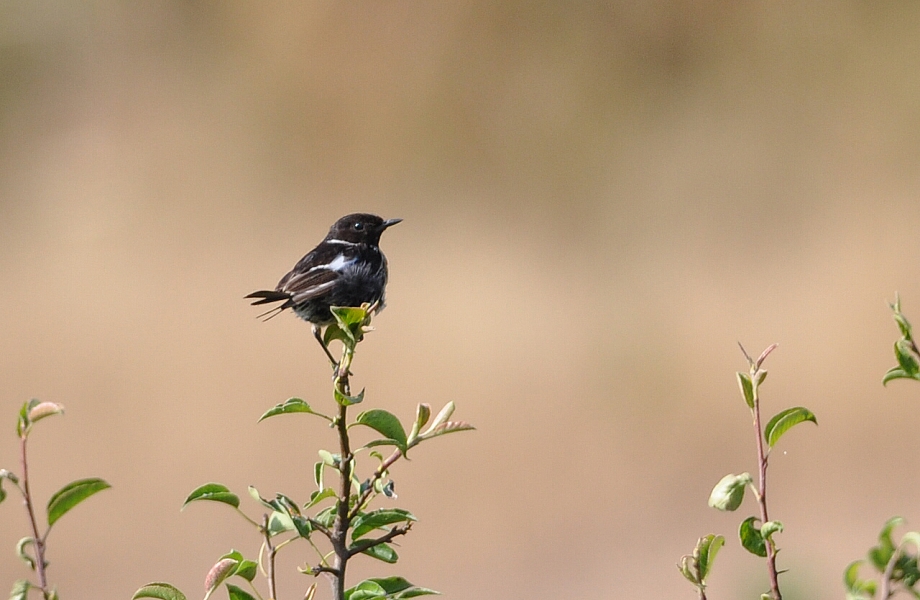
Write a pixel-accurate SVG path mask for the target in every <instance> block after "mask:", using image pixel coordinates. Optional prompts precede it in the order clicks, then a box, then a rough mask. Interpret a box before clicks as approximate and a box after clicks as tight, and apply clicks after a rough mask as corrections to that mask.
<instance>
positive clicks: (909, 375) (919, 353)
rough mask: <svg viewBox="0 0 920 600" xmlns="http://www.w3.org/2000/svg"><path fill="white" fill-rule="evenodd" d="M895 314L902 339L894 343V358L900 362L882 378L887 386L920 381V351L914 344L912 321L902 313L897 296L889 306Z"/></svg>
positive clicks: (899, 299)
mask: <svg viewBox="0 0 920 600" xmlns="http://www.w3.org/2000/svg"><path fill="white" fill-rule="evenodd" d="M889 306H890V307H891V311H892V312H893V313H894V321H895V323H897V324H898V330H899V331H900V332H901V338H900V339H899V340H898V341H896V342H895V343H894V356H895V358H896V359H897V361H898V365H897V366H896V367H892V368H890V369H888V372H887V373H885V376H884V377H882V383H883V384H885V385H887V384H888V382H889V381H893V380H895V379H915V380H918V381H920V349H918V348H917V344H916V342H914V335H913V329H912V328H911V325H910V321H908V320H907V317H905V316H904V313H902V312H901V298H900V297H899V296H898V295H897V294H895V300H894V302H893V303H892V304H889Z"/></svg>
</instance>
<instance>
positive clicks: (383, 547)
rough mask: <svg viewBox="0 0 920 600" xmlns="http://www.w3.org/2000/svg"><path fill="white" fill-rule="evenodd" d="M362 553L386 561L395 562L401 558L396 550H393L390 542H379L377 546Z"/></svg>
mask: <svg viewBox="0 0 920 600" xmlns="http://www.w3.org/2000/svg"><path fill="white" fill-rule="evenodd" d="M361 554H367V555H368V556H370V557H372V558H376V559H377V560H382V561H383V562H385V563H389V564H391V565H392V564H393V563H395V562H396V561H397V560H399V555H398V554H396V550H393V547H392V546H390V545H389V544H377V545H376V546H371V547H370V548H368V549H367V550H364V551H363V552H362V553H361Z"/></svg>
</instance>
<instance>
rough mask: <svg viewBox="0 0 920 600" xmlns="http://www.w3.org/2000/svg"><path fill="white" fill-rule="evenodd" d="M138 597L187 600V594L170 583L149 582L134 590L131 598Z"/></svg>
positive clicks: (134, 599) (135, 598)
mask: <svg viewBox="0 0 920 600" xmlns="http://www.w3.org/2000/svg"><path fill="white" fill-rule="evenodd" d="M138 598H157V599H158V600H186V598H185V594H183V593H182V592H180V591H179V590H178V588H176V587H174V586H172V585H170V584H168V583H159V582H156V583H148V584H147V585H145V586H144V587H142V588H141V589H139V590H137V591H136V592H134V595H133V596H131V600H137V599H138Z"/></svg>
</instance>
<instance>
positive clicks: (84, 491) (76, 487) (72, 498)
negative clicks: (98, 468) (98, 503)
mask: <svg viewBox="0 0 920 600" xmlns="http://www.w3.org/2000/svg"><path fill="white" fill-rule="evenodd" d="M110 487H112V486H110V485H109V484H108V483H106V482H105V481H104V480H102V479H99V478H98V477H92V478H90V479H80V480H77V481H73V482H71V483H68V484H67V485H65V486H64V487H62V488H61V489H60V490H58V491H57V493H56V494H54V495H53V496H51V499H50V500H49V501H48V527H51V526H52V525H54V524H55V523H56V522H57V520H58V519H60V518H61V517H63V516H64V515H65V514H66V513H67V511H69V510H70V509H71V508H73V507H74V506H76V505H77V504H80V503H81V502H83V501H84V500H86V499H87V498H89V497H90V496H92V495H93V494H95V493H96V492H101V491H102V490H105V489H108V488H110Z"/></svg>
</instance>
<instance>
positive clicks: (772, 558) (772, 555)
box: [751, 345, 783, 600]
mask: <svg viewBox="0 0 920 600" xmlns="http://www.w3.org/2000/svg"><path fill="white" fill-rule="evenodd" d="M774 347H775V345H774V346H771V347H770V348H768V349H767V350H765V351H764V354H762V355H761V359H760V360H759V362H763V360H762V359H763V358H766V356H765V355H766V354H768V353H769V350H772V349H773V348H774ZM759 370H760V368H759V365H758V367H757V369H756V371H759ZM756 371H755V372H754V373H752V374H751V379H752V380H755V381H756V377H757V373H756ZM753 412H754V432H755V434H756V437H757V462H758V467H759V472H760V473H759V474H760V485H759V489H758V493H757V502H758V504H760V525H761V527H763V525H764V523H766V522H768V521H769V520H770V519H769V517H768V516H767V455H766V454H765V452H764V447H763V442H764V440H763V434H762V433H761V431H763V430H762V429H761V427H760V398H759V395H758V394H756V393H755V394H754V410H753ZM764 542H765V545H766V548H767V570H768V571H769V573H770V590H771V592H772V594H773V599H774V600H782V598H783V595H782V594H781V593H780V591H779V574H778V573H777V572H776V547H775V546H774V544H773V542H772V541H771V540H769V539H765V540H764Z"/></svg>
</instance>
